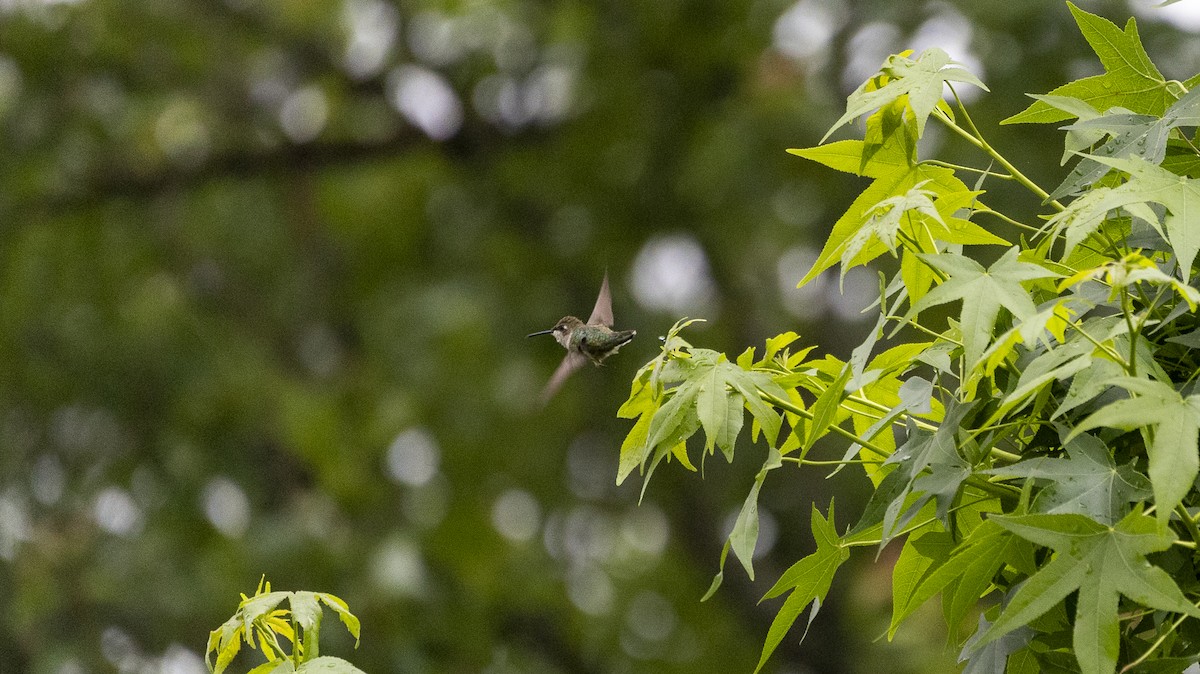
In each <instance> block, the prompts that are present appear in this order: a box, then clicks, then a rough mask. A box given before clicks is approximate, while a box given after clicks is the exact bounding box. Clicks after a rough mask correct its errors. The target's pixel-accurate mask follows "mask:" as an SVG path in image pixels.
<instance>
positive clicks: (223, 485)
mask: <svg viewBox="0 0 1200 674" xmlns="http://www.w3.org/2000/svg"><path fill="white" fill-rule="evenodd" d="M200 502H201V505H202V507H203V509H204V516H205V517H207V518H208V521H209V522H211V523H212V525H213V526H214V527H216V528H217V531H220V532H221V533H222V534H225V535H226V536H228V537H230V538H241V537H242V535H243V534H245V533H246V529H247V527H249V526H250V499H248V498H247V497H246V492H244V491H243V490H242V488H241V487H239V486H238V485H237V483H235V482H234V481H233V480H230V479H229V478H227V477H224V476H219V477H215V478H213V479H212V480H209V482H208V484H206V485H204V490H203V491H202V492H201V494H200Z"/></svg>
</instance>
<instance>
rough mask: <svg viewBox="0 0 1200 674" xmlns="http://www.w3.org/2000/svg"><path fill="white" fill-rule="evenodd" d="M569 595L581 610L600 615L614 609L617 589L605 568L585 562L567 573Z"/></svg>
mask: <svg viewBox="0 0 1200 674" xmlns="http://www.w3.org/2000/svg"><path fill="white" fill-rule="evenodd" d="M567 597H568V598H569V599H570V600H571V603H572V604H574V605H575V607H576V608H578V609H579V610H580V611H582V612H584V613H586V614H588V615H595V616H598V615H604V614H606V613H609V612H611V611H612V609H613V603H614V601H615V600H616V590H615V589H614V588H613V584H612V581H611V580H610V579H609V577H608V574H607V573H605V572H604V569H601V568H600V567H599V566H597V565H595V564H585V565H582V566H578V567H575V568H573V569H572V570H571V571H570V573H568V574H567Z"/></svg>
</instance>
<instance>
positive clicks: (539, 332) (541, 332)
mask: <svg viewBox="0 0 1200 674" xmlns="http://www.w3.org/2000/svg"><path fill="white" fill-rule="evenodd" d="M552 332H554V328H550V329H549V330H538V331H537V332H531V333H529V334H528V335H525V339H529V338H530V337H537V336H538V335H548V334H550V333H552Z"/></svg>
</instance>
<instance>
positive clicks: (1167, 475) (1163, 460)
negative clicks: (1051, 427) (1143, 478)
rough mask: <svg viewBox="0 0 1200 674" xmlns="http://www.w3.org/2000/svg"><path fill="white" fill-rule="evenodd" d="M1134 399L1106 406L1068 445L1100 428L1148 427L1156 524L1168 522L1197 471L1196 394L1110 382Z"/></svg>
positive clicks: (1199, 404) (1139, 382)
mask: <svg viewBox="0 0 1200 674" xmlns="http://www.w3.org/2000/svg"><path fill="white" fill-rule="evenodd" d="M1110 383H1111V384H1113V385H1116V386H1120V387H1121V388H1124V389H1125V390H1126V391H1129V392H1130V393H1132V394H1135V397H1131V398H1126V399H1125V400H1118V401H1116V402H1114V403H1110V404H1108V405H1106V406H1104V407H1102V408H1100V409H1099V410H1097V411H1096V412H1095V413H1093V414H1092V415H1091V416H1089V417H1088V418H1087V419H1084V420H1083V422H1081V423H1080V424H1079V425H1078V426H1076V427H1075V428H1074V429H1073V430H1072V431H1071V434H1070V435H1069V436H1068V437H1067V440H1068V441H1070V440H1071V439H1073V438H1075V437H1078V436H1079V434H1080V433H1083V432H1084V431H1087V430H1091V429H1093V428H1097V427H1100V426H1108V427H1109V428H1120V429H1124V430H1132V429H1134V428H1148V429H1150V430H1151V431H1152V433H1153V439H1152V441H1151V442H1149V443H1148V444H1147V446H1146V453H1147V454H1148V455H1149V458H1150V468H1149V475H1150V481H1151V483H1152V484H1153V489H1154V500H1155V504H1156V505H1157V506H1158V508H1157V512H1158V519H1159V521H1160V522H1164V523H1165V522H1166V520H1167V518H1168V517H1170V514H1171V511H1173V510H1174V509H1175V506H1176V505H1178V504H1179V503H1180V502H1181V501H1182V500H1183V497H1184V496H1186V495H1187V493H1188V491H1189V490H1190V489H1191V487H1192V483H1193V482H1194V481H1195V480H1196V474H1197V472H1198V471H1200V457H1198V456H1197V453H1196V452H1197V433H1200V394H1197V395H1192V396H1188V397H1187V398H1184V397H1183V396H1181V395H1180V394H1179V392H1178V391H1176V390H1175V389H1173V388H1171V387H1170V386H1167V385H1166V384H1163V383H1162V382H1157V381H1151V380H1149V379H1135V378H1133V377H1120V378H1118V379H1116V380H1114V381H1112V382H1110Z"/></svg>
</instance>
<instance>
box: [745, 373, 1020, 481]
mask: <svg viewBox="0 0 1200 674" xmlns="http://www.w3.org/2000/svg"><path fill="white" fill-rule="evenodd" d="M758 393H759V395H760V396H761V397H762V399H763V400H765V401H767V402H769V403H771V404H772V405H774V406H776V407H778V408H780V409H783V410H787V411H788V412H791V413H792V414H796V415H799V416H801V417H804V418H805V419H808V420H810V421H811V420H812V418H813V414H812V412H809V411H808V410H806V409H803V408H800V407H797V406H796V405H794V404H793V403H792V402H791V401H790V400H783V399H781V398H779V397H777V396H773V395H771V394H770V393H767V392H766V391H763V390H761V389H760V390H759V392H758ZM829 430H830V431H831V432H833V433H836V434H838V435H840V436H842V437H843V438H846V439H847V440H850V441H851V442H853V443H856V444H857V445H859V446H860V447H862V448H863V449H867V450H870V451H872V452H874V453H875V454H877V455H879V456H881V457H883V458H884V459H886V458H888V457H890V456H891V455H892V454H891V452H889V451H887V450H885V449H883V448H882V447H880V446H879V445H876V444H875V443H873V442H871V441H869V440H864V439H863V438H860V437H858V436H857V435H855V434H854V433H852V432H850V431H848V430H846V429H844V428H842V427H841V426H838V425H837V424H830V425H829ZM990 451H991V452H993V453H997V452H998V453H1000V454H1005V455H1009V456H1016V455H1014V454H1009V453H1008V452H1004V451H1002V450H999V449H995V448H993V449H991V450H990ZM1017 460H1020V457H1017ZM966 481H967V482H968V483H970V484H971V485H973V486H975V487H978V488H979V489H981V490H983V491H986V492H988V493H989V494H992V495H993V496H999V497H1003V496H1012V495H1013V494H1014V493H1016V494H1020V493H1021V490H1019V489H1016V488H1015V487H1010V486H1008V485H1003V484H994V483H992V482H988V481H987V480H985V479H983V478H981V477H979V476H977V475H972V476H970V477H968V478H967V480H966Z"/></svg>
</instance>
